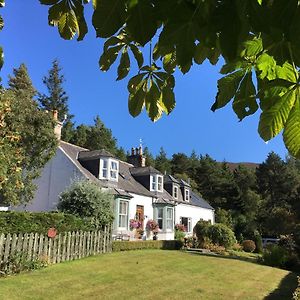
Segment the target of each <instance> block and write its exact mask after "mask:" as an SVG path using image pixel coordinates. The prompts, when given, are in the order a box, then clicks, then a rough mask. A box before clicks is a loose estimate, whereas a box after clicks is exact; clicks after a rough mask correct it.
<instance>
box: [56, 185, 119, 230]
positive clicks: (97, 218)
mask: <svg viewBox="0 0 300 300" xmlns="http://www.w3.org/2000/svg"><path fill="white" fill-rule="evenodd" d="M113 199H114V198H113V195H111V194H109V193H107V192H103V191H101V188H100V187H99V186H98V185H97V184H96V183H94V182H91V181H87V180H84V181H77V182H74V183H73V184H72V185H71V186H70V187H69V188H67V190H66V191H64V192H63V193H62V194H61V195H60V201H59V203H58V209H59V210H60V211H63V212H66V213H70V214H74V215H76V216H79V217H83V218H84V217H88V218H91V220H92V222H93V224H94V225H95V227H96V228H98V227H101V226H103V225H106V224H111V223H112V221H113V218H114V216H113V210H112V204H113Z"/></svg>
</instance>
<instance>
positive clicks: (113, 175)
mask: <svg viewBox="0 0 300 300" xmlns="http://www.w3.org/2000/svg"><path fill="white" fill-rule="evenodd" d="M118 172H119V162H118V161H117V160H114V159H111V158H101V159H100V172H99V179H107V180H113V181H118Z"/></svg>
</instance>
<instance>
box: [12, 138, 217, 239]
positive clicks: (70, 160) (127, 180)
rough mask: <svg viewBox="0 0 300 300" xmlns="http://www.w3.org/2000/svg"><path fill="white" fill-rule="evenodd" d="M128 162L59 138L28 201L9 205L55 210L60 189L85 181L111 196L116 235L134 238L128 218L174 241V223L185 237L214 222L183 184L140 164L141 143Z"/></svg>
mask: <svg viewBox="0 0 300 300" xmlns="http://www.w3.org/2000/svg"><path fill="white" fill-rule="evenodd" d="M58 136H59V135H58ZM128 161H129V163H127V162H124V161H121V160H118V159H117V158H115V157H113V155H111V154H110V153H109V152H107V151H105V150H95V151H89V150H88V149H84V148H82V147H78V146H76V145H73V144H70V143H66V142H64V141H59V146H58V149H57V151H56V154H55V156H54V157H53V158H52V159H51V160H50V161H49V162H48V163H47V164H46V166H45V167H44V169H43V171H42V174H41V176H40V177H39V178H38V179H37V180H36V184H37V187H38V189H37V191H36V194H35V197H34V199H33V201H32V202H31V203H30V204H27V205H26V206H19V207H13V208H10V209H12V210H20V211H23V210H27V211H53V210H56V207H57V203H58V199H59V195H60V193H61V192H63V191H64V190H65V189H66V188H67V187H68V186H69V185H70V184H71V183H72V182H73V181H76V180H81V179H87V180H91V181H94V182H97V184H99V185H100V186H101V187H102V188H103V189H109V190H110V191H111V192H112V193H113V194H114V196H115V203H114V210H115V221H114V227H113V234H114V235H116V236H125V235H126V236H127V235H128V236H130V238H131V239H133V238H134V234H133V232H132V231H131V230H130V220H131V219H135V220H138V221H139V222H140V224H141V229H144V230H145V226H146V223H147V221H148V220H150V219H153V220H156V221H157V223H158V224H159V228H160V229H159V233H158V239H162V240H170V239H174V227H175V224H177V223H181V224H184V225H185V227H186V229H187V234H190V235H191V234H192V230H193V227H194V226H195V224H196V223H197V221H199V220H200V219H203V220H210V221H211V222H212V223H214V209H213V208H212V207H211V206H210V205H209V204H208V203H207V202H206V201H205V200H203V199H202V198H201V197H200V196H199V195H197V194H196V193H195V192H193V191H192V190H191V187H190V185H189V184H188V183H186V182H184V181H183V180H180V181H179V180H177V179H175V178H174V177H173V176H171V175H165V176H164V175H163V174H161V173H160V172H159V171H158V170H156V169H155V168H153V167H147V166H146V165H145V157H144V156H143V151H142V147H139V148H136V149H134V148H133V149H132V153H131V156H129V158H128ZM143 238H149V237H147V235H146V232H145V233H144V235H143Z"/></svg>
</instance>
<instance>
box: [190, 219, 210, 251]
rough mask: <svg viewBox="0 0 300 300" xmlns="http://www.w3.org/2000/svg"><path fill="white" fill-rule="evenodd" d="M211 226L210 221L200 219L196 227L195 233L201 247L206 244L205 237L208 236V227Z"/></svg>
mask: <svg viewBox="0 0 300 300" xmlns="http://www.w3.org/2000/svg"><path fill="white" fill-rule="evenodd" d="M210 226H211V223H210V221H204V220H200V221H198V222H197V224H196V225H195V227H194V233H195V234H196V236H197V239H198V243H199V246H200V247H201V246H202V245H203V244H204V241H205V239H206V238H207V237H208V229H209V228H210Z"/></svg>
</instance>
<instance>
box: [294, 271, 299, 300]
mask: <svg viewBox="0 0 300 300" xmlns="http://www.w3.org/2000/svg"><path fill="white" fill-rule="evenodd" d="M293 300H300V276H299V277H298V287H297V288H296V290H295V292H294V293H293Z"/></svg>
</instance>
